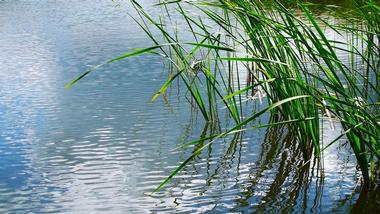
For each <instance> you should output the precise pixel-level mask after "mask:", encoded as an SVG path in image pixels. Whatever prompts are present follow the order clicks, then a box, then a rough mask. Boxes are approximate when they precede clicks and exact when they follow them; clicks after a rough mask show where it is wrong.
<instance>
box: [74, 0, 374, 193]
mask: <svg viewBox="0 0 380 214" xmlns="http://www.w3.org/2000/svg"><path fill="white" fill-rule="evenodd" d="M285 3H286V4H287V5H286V6H285ZM285 3H284V2H280V1H265V2H261V1H245V0H217V1H181V0H178V1H160V2H159V3H158V4H156V6H157V7H160V8H162V10H163V13H164V15H166V16H168V18H166V19H163V18H161V17H152V16H150V15H149V13H148V12H147V11H146V10H145V9H144V8H143V7H142V6H141V5H139V3H138V2H137V1H135V0H131V4H132V5H133V6H134V8H135V9H136V11H138V14H139V17H137V18H136V17H133V18H134V19H135V21H136V22H137V23H138V24H139V25H140V27H141V28H142V29H143V30H144V31H145V33H146V34H147V36H148V37H149V38H150V39H151V40H152V42H153V43H154V45H153V46H152V47H148V48H145V49H139V50H136V51H135V52H132V53H128V54H126V55H123V56H120V57H118V58H115V59H113V60H109V61H107V62H106V63H105V64H107V63H112V62H115V61H118V60H122V59H124V58H127V57H132V56H135V55H140V54H156V55H161V56H162V57H163V58H165V59H166V60H167V61H168V62H169V65H170V71H169V78H168V80H167V81H166V82H165V83H164V84H163V85H162V87H161V88H160V89H159V90H158V92H157V93H156V94H155V95H153V97H152V101H154V100H155V99H157V98H158V97H159V96H160V95H163V94H165V92H166V91H167V89H168V88H170V87H171V85H172V84H173V83H174V82H176V81H179V82H181V84H184V86H185V88H186V92H185V93H186V94H187V95H188V97H189V101H190V103H191V104H192V106H194V107H195V108H196V109H197V110H198V111H199V112H200V113H201V115H202V116H203V117H204V119H205V120H206V121H207V122H208V123H218V122H219V120H220V118H219V114H220V111H221V109H222V108H225V109H226V112H227V115H228V116H229V117H230V118H231V119H232V121H233V125H231V126H229V127H223V128H222V131H220V132H219V133H215V134H212V135H210V136H203V137H202V138H201V139H199V140H195V141H192V142H189V143H187V144H185V145H183V147H189V146H196V147H195V149H194V152H193V153H192V155H191V156H190V157H189V158H188V159H186V160H185V161H184V162H183V163H181V164H180V165H179V166H178V167H177V168H176V169H175V170H174V171H173V172H172V174H171V175H170V176H169V177H168V178H167V179H166V180H164V181H163V182H162V183H161V184H160V185H159V186H158V187H157V189H156V190H155V191H158V190H159V189H161V188H162V187H163V186H164V185H165V184H166V183H167V182H169V181H170V180H171V178H172V177H173V176H175V175H176V174H177V173H178V172H179V171H180V170H181V169H183V168H184V167H185V166H186V165H187V164H188V163H189V162H190V161H191V160H193V159H194V158H195V157H196V156H198V155H199V154H200V153H201V152H202V151H203V150H204V149H205V148H207V147H208V146H209V145H210V144H212V143H213V142H214V141H215V140H216V139H220V138H224V137H226V136H228V135H233V134H236V133H240V132H246V131H250V130H251V129H256V128H264V127H266V128H267V127H269V128H273V127H277V126H286V128H287V129H288V131H289V133H292V137H293V138H294V139H293V140H292V141H291V143H292V144H294V147H296V148H297V149H299V150H300V151H301V152H300V153H296V154H297V157H298V158H301V157H302V159H303V161H304V163H303V164H304V165H307V164H308V163H309V161H310V160H311V159H313V158H316V159H320V158H323V157H322V155H321V154H322V153H323V151H324V150H325V149H326V148H328V147H329V146H331V145H332V144H334V143H336V142H337V141H339V140H341V139H342V138H345V139H346V140H347V141H348V142H349V144H350V147H351V149H352V152H353V154H354V155H355V157H356V160H357V164H358V166H359V168H360V171H361V173H362V177H363V186H364V187H370V186H371V185H372V184H374V183H375V182H376V176H377V174H378V170H379V167H378V163H379V157H380V108H379V105H380V73H379V69H380V61H379V59H380V58H379V57H380V56H379V54H380V40H379V35H380V15H379V14H380V6H379V3H378V2H376V1H371V0H369V1H355V2H353V4H354V7H353V9H352V10H350V11H347V12H343V13H347V14H342V15H344V16H346V17H349V18H347V20H346V21H345V22H344V23H339V24H334V23H330V22H329V20H325V19H324V18H321V17H318V16H315V15H314V14H313V10H312V9H311V8H312V7H313V4H310V3H302V2H296V1H294V2H293V1H286V2H285ZM189 7H190V8H192V9H193V10H195V11H197V12H198V13H200V14H194V13H192V12H189V11H188V9H189ZM295 13H300V14H301V15H297V16H296V15H295ZM348 14H349V15H348ZM172 17H173V20H172ZM176 17H181V20H183V23H182V24H181V26H180V28H181V30H184V29H185V30H186V31H188V35H187V37H186V38H185V39H183V38H181V36H180V35H179V33H178V31H179V29H178V28H179V26H176V23H175V19H176ZM184 26H186V27H184ZM153 31H155V32H159V33H160V36H159V37H157V35H156V34H155V33H153ZM327 31H330V32H334V33H336V34H337V35H338V37H337V38H335V39H331V38H329V36H328V35H327V33H326V32H327ZM339 53H344V54H345V55H346V56H348V59H347V58H342V57H341V56H340V55H339ZM100 66H102V65H100ZM98 67H99V66H98ZM98 67H95V68H93V69H91V70H89V71H87V72H85V73H84V74H82V75H81V76H79V77H78V78H77V79H75V80H74V81H72V82H71V83H69V84H68V87H69V86H71V85H72V84H74V83H75V82H77V81H78V80H80V79H82V78H83V77H85V76H86V75H87V74H89V73H90V72H92V71H93V70H95V69H96V68H98ZM243 77H245V79H243ZM264 97H265V102H266V104H265V105H263V107H262V109H261V110H258V111H249V110H246V109H245V108H249V107H247V106H245V105H243V104H244V103H245V102H246V101H247V99H252V100H255V101H261V100H262V99H264ZM266 113H270V114H271V115H275V116H276V120H271V122H270V123H269V124H267V125H264V126H255V125H254V123H253V122H254V121H255V120H256V119H257V118H259V117H260V116H261V115H263V114H266ZM323 120H328V121H330V123H331V124H332V125H333V124H334V123H339V124H341V126H342V127H343V131H342V133H341V135H340V136H339V137H337V138H336V139H334V140H332V141H330V142H324V139H323V137H322V134H321V132H322V127H321V122H322V121H323ZM205 142H207V143H205ZM299 154H301V155H299Z"/></svg>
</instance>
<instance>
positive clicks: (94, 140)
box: [0, 0, 360, 213]
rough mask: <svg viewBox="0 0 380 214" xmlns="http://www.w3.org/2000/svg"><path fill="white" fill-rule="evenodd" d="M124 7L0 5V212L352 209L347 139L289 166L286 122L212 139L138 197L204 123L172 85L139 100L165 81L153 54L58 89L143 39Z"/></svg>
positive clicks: (62, 2)
mask: <svg viewBox="0 0 380 214" xmlns="http://www.w3.org/2000/svg"><path fill="white" fill-rule="evenodd" d="M148 3H150V1H148V0H147V1H145V5H148ZM152 11H153V12H154V10H152ZM127 13H131V14H132V15H136V14H135V12H134V11H133V9H132V8H131V7H130V5H129V4H128V1H111V0H81V1H76V0H75V1H74V0H3V1H0V32H1V33H0V213H46V212H48V213H50V212H62V213H102V212H109V213H156V212H167V213H174V212H183V213H186V212H215V213H218V212H231V213H232V212H253V211H261V212H265V211H277V210H281V211H283V212H291V211H293V212H307V213H309V212H342V211H348V210H349V208H350V207H351V206H354V205H355V203H356V200H357V199H358V196H359V194H358V193H357V192H356V191H355V188H356V187H357V184H359V183H358V182H359V178H360V173H359V172H358V171H357V170H356V165H355V161H354V157H353V156H348V155H347V153H346V151H347V145H345V144H344V142H342V143H341V145H337V146H336V147H335V148H331V149H330V150H328V151H326V153H325V154H324V158H325V159H324V171H323V173H322V174H321V172H319V171H317V170H308V169H307V168H306V169H304V170H297V168H299V167H301V166H302V163H301V162H300V161H298V160H295V159H292V158H291V157H293V156H295V157H297V154H298V156H299V155H300V154H299V150H297V148H295V147H294V144H291V142H292V141H293V139H292V137H291V136H290V135H287V133H286V130H285V129H269V130H266V129H259V130H255V131H250V132H246V133H243V134H241V135H239V136H235V137H234V138H233V137H231V138H227V139H225V140H220V141H217V142H215V143H214V144H212V146H210V147H208V148H207V150H206V151H204V152H203V153H202V154H201V155H200V156H199V157H197V158H196V159H195V160H194V161H192V162H191V163H190V164H189V165H188V166H187V167H186V168H185V169H184V170H183V171H182V172H181V173H180V174H179V175H178V176H177V177H175V178H174V179H173V180H172V181H171V182H170V183H169V184H168V185H167V186H165V188H164V189H162V190H161V191H160V192H159V193H156V194H154V195H147V194H149V193H150V192H151V191H152V190H153V189H154V188H155V187H156V186H157V185H158V184H159V183H160V182H161V181H162V180H163V179H165V178H166V176H168V175H169V173H170V172H171V171H172V170H173V169H174V168H175V167H176V166H177V165H178V164H179V163H180V162H181V161H184V160H185V159H186V158H187V157H189V155H190V154H191V152H192V150H193V149H176V150H175V148H176V146H177V145H178V144H179V143H184V142H188V141H190V140H192V139H197V138H199V137H200V136H202V133H209V132H210V130H212V129H213V128H214V127H205V123H204V121H203V119H202V117H201V115H198V114H197V113H196V112H195V111H192V110H191V107H190V105H189V103H188V102H187V100H186V99H185V97H184V94H183V93H179V95H178V96H177V90H175V89H173V90H171V91H170V93H171V96H169V101H170V102H169V103H166V102H164V101H163V99H161V98H160V99H158V100H157V101H156V102H154V103H152V104H151V103H149V101H150V98H151V97H152V95H153V94H154V93H155V92H156V91H157V90H158V89H159V88H160V87H161V85H162V83H163V82H164V81H165V80H166V79H167V72H166V71H165V69H164V68H165V67H164V65H163V62H162V60H161V59H160V58H158V57H156V56H150V55H146V56H139V57H135V58H130V59H126V60H123V61H121V62H117V63H114V64H111V65H109V66H106V67H103V68H102V69H99V70H97V71H96V72H94V73H92V74H91V75H90V76H88V77H86V78H85V79H83V80H82V81H80V82H79V83H78V84H76V85H74V86H73V87H72V88H70V89H64V86H65V84H67V83H68V82H70V81H71V80H72V79H73V78H74V77H75V76H77V75H78V74H79V73H80V72H82V71H84V70H86V68H88V67H90V66H93V65H96V64H99V63H101V62H104V61H105V60H106V59H110V58H112V57H116V56H119V55H120V54H122V53H125V52H128V51H131V50H132V48H136V47H148V46H150V45H151V42H150V40H149V39H148V38H147V37H146V35H145V33H144V32H143V31H142V30H141V29H140V28H139V26H138V25H137V24H135V22H134V21H133V20H132V19H131V18H130V17H129V16H128V15H127ZM268 117H269V116H268V115H264V116H263V117H262V118H260V119H261V120H262V123H265V122H266V121H268ZM324 125H325V126H326V127H327V126H329V124H328V122H325V123H324ZM338 133H339V127H338V128H337V129H336V131H329V132H326V133H325V138H326V139H327V140H328V139H334V136H337V135H338ZM292 153H297V154H295V155H294V154H292ZM337 154H338V155H337ZM322 175H323V176H322ZM321 177H324V179H321Z"/></svg>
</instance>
